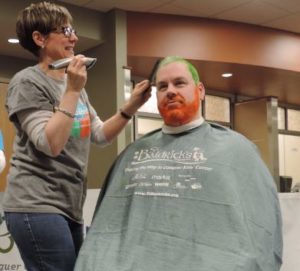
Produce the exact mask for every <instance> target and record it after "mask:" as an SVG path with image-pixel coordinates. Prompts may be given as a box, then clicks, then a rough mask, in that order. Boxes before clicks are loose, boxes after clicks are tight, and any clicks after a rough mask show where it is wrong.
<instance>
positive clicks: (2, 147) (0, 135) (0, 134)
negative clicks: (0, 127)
mask: <svg viewBox="0 0 300 271" xmlns="http://www.w3.org/2000/svg"><path fill="white" fill-rule="evenodd" d="M3 149H4V146H3V137H2V132H1V131H0V150H3Z"/></svg>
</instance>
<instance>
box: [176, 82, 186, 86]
mask: <svg viewBox="0 0 300 271" xmlns="http://www.w3.org/2000/svg"><path fill="white" fill-rule="evenodd" d="M184 84H185V82H183V81H177V82H176V83H175V85H176V86H183V85H184Z"/></svg>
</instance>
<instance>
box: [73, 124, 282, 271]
mask: <svg viewBox="0 0 300 271" xmlns="http://www.w3.org/2000/svg"><path fill="white" fill-rule="evenodd" d="M281 226H282V225H281V215H280V209H279V203H278V198H277V191H276V187H275V184H274V181H273V179H272V177H271V175H270V173H269V172H268V170H267V168H266V166H265V165H264V163H263V162H262V160H261V158H260V156H259V155H258V153H257V151H256V148H255V146H254V145H253V144H252V143H250V142H249V141H248V140H247V139H246V138H245V137H243V136H242V135H240V134H238V133H236V132H234V131H231V130H229V129H227V128H224V127H222V126H218V125H214V124H209V123H207V122H204V123H203V124H202V125H200V126H199V127H197V128H194V129H191V130H189V131H185V132H183V133H180V134H164V133H162V131H161V130H156V131H154V132H152V133H149V134H147V135H145V136H144V137H142V138H140V139H138V140H137V141H135V142H134V143H133V144H131V145H129V146H128V147H127V148H126V149H125V150H124V151H123V152H122V154H121V155H120V156H119V157H118V159H117V160H116V161H115V163H114V165H113V166H112V168H111V170H110V172H109V174H108V176H107V178H106V181H105V185H104V187H103V188H102V190H101V194H100V196H99V199H98V203H97V207H96V210H95V214H94V218H93V222H92V225H91V228H90V229H89V231H88V233H87V236H86V239H85V241H84V243H83V246H82V249H81V251H80V253H79V257H78V260H77V263H76V267H75V270H76V271H81V270H82V271H89V270H90V271H96V270H99V271H194V270H195V271H196V270H197V271H278V270H279V268H280V265H281V255H282V235H281Z"/></svg>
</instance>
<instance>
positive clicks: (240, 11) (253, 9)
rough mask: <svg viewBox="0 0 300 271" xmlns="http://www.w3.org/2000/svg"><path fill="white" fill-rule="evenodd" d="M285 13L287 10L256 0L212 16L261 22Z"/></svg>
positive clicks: (282, 15)
mask: <svg viewBox="0 0 300 271" xmlns="http://www.w3.org/2000/svg"><path fill="white" fill-rule="evenodd" d="M287 15H289V13H288V12H287V11H284V10H282V9H280V8H277V7H274V6H272V5H270V4H268V3H265V2H262V1H260V0H258V1H252V2H249V3H246V4H244V5H240V6H239V7H236V8H233V9H231V10H228V11H224V12H222V13H220V14H217V15H216V16H213V17H214V18H217V19H222V20H230V21H240V22H244V23H250V24H263V23H266V22H268V21H272V20H275V19H278V18H280V17H284V16H287Z"/></svg>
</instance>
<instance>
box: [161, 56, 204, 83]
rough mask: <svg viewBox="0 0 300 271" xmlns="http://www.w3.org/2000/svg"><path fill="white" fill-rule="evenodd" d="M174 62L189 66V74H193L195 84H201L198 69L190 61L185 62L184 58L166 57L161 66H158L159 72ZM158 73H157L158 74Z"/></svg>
mask: <svg viewBox="0 0 300 271" xmlns="http://www.w3.org/2000/svg"><path fill="white" fill-rule="evenodd" d="M174 62H180V63H183V64H185V65H186V66H187V68H188V70H189V72H190V73H191V76H192V78H193V80H194V82H195V84H196V85H197V84H198V83H199V82H200V77H199V74H198V71H197V69H196V68H195V66H194V65H193V64H192V63H190V62H189V61H187V60H185V59H184V58H182V57H180V56H167V57H165V58H164V59H163V60H162V61H161V62H160V63H159V66H158V69H157V71H158V70H159V69H160V68H161V67H163V66H166V65H168V64H170V63H174ZM157 71H156V73H157Z"/></svg>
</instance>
